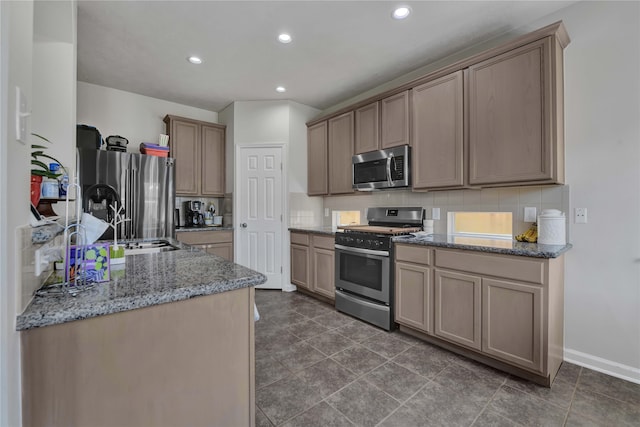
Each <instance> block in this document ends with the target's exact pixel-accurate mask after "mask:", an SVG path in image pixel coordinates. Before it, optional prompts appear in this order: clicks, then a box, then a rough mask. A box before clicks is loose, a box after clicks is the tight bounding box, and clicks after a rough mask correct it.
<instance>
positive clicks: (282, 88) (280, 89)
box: [276, 86, 287, 93]
mask: <svg viewBox="0 0 640 427" xmlns="http://www.w3.org/2000/svg"><path fill="white" fill-rule="evenodd" d="M286 91H287V89H285V87H284V86H278V87H277V88H276V92H280V93H283V92H286Z"/></svg>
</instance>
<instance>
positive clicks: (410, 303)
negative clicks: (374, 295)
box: [395, 262, 433, 334]
mask: <svg viewBox="0 0 640 427" xmlns="http://www.w3.org/2000/svg"><path fill="white" fill-rule="evenodd" d="M395 285H396V290H395V297H396V302H395V310H396V314H395V317H396V319H395V320H396V322H398V323H400V324H403V325H406V326H411V327H413V328H416V329H419V330H421V331H424V332H427V333H430V334H431V333H433V320H432V317H433V311H432V307H433V297H432V295H433V285H432V282H431V268H429V267H426V266H423V265H419V264H409V263H405V262H396V277H395Z"/></svg>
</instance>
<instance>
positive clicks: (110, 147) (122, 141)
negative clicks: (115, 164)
mask: <svg viewBox="0 0 640 427" xmlns="http://www.w3.org/2000/svg"><path fill="white" fill-rule="evenodd" d="M127 144H129V140H128V139H127V138H125V137H123V136H120V135H111V136H108V137H107V151H119V152H121V153H126V152H127Z"/></svg>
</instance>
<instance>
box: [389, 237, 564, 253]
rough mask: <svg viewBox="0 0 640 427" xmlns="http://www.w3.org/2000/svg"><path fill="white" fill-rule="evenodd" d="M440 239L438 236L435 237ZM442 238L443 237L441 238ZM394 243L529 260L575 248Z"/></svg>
mask: <svg viewBox="0 0 640 427" xmlns="http://www.w3.org/2000/svg"><path fill="white" fill-rule="evenodd" d="M434 238H438V235H434ZM440 238H442V236H440ZM393 242H394V243H404V244H409V245H420V246H434V247H438V248H445V249H461V250H469V251H475V252H485V253H494V254H500V255H515V256H523V257H529V258H545V259H549V258H557V257H559V256H560V255H562V254H563V253H565V252H567V251H568V250H569V249H571V248H572V247H573V245H572V244H570V243H568V244H566V245H539V244H537V243H520V242H518V244H520V245H522V246H521V247H519V248H501V247H494V246H481V245H470V244H463V243H452V242H446V241H429V240H426V239H425V238H421V237H407V236H399V237H394V238H393Z"/></svg>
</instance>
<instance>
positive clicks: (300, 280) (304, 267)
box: [291, 245, 309, 289]
mask: <svg viewBox="0 0 640 427" xmlns="http://www.w3.org/2000/svg"><path fill="white" fill-rule="evenodd" d="M291 283H293V284H294V285H296V286H300V287H303V288H305V289H309V247H308V246H302V245H291Z"/></svg>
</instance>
